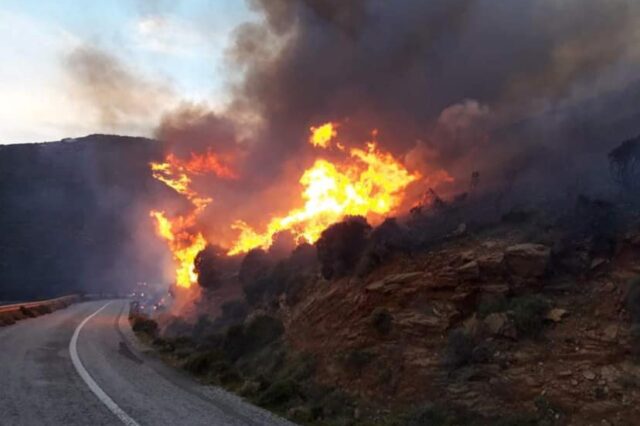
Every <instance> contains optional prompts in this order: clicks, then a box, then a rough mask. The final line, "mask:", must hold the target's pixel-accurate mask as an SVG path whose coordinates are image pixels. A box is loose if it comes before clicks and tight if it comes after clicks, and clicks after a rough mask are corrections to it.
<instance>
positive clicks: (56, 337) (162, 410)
mask: <svg viewBox="0 0 640 426" xmlns="http://www.w3.org/2000/svg"><path fill="white" fill-rule="evenodd" d="M127 305H128V302H127V301H124V300H116V301H110V302H108V301H97V302H86V303H79V304H76V305H72V306H70V307H68V308H67V309H63V310H60V311H56V312H54V313H52V314H49V315H44V316H41V317H38V318H33V319H27V320H23V321H20V322H18V323H16V324H15V325H12V326H9V327H4V328H0V424H2V425H5V424H6V425H26V426H31V425H44V424H46V425H65V426H67V425H70V426H73V425H88V424H91V425H123V424H127V425H130V426H135V425H141V426H143V425H153V426H156V425H172V426H173V425H208V426H213V425H252V426H253V425H255V426H258V425H260V426H262V425H291V423H289V422H286V421H284V420H281V419H279V418H276V417H274V416H273V415H271V414H270V413H268V412H266V411H264V410H262V409H260V408H257V407H255V406H252V405H250V404H247V403H246V402H243V401H242V400H241V399H240V398H238V397H236V396H234V395H231V394H229V393H227V392H224V391H223V390H220V389H218V388H213V387H208V386H203V385H200V384H198V383H196V382H195V381H193V380H191V379H190V378H189V377H187V376H185V375H183V374H182V373H181V372H179V371H177V370H175V369H172V368H170V367H167V366H166V365H164V364H163V363H162V362H161V361H160V360H158V359H156V358H155V357H153V356H152V354H149V353H146V351H145V348H144V347H143V346H141V345H140V343H138V341H137V340H136V339H135V336H133V333H132V332H131V329H130V327H129V325H128V322H127V321H126V310H127ZM74 334H75V338H74ZM74 358H75V359H74Z"/></svg>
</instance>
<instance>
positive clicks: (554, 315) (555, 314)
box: [545, 308, 569, 322]
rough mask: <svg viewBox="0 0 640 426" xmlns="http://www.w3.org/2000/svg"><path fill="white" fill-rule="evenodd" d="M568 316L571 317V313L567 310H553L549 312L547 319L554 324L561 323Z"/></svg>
mask: <svg viewBox="0 0 640 426" xmlns="http://www.w3.org/2000/svg"><path fill="white" fill-rule="evenodd" d="M567 315H569V312H568V311H567V310H566V309H561V308H553V309H551V310H550V311H549V312H547V315H546V316H545V319H547V320H549V321H553V322H560V321H562V319H563V318H564V317H566V316H567Z"/></svg>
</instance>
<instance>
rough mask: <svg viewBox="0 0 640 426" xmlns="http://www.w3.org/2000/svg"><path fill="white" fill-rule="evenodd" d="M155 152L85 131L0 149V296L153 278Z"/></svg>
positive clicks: (109, 286)
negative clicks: (150, 218) (84, 134)
mask: <svg viewBox="0 0 640 426" xmlns="http://www.w3.org/2000/svg"><path fill="white" fill-rule="evenodd" d="M161 154H162V152H161V146H160V144H159V143H158V142H157V141H154V140H151V139H146V138H135V137H122V136H111V135H91V136H87V137H83V138H76V139H64V140H62V141H59V142H48V143H40V144H20V145H6V146H0V300H18V299H32V298H38V297H49V296H56V295H61V294H64V293H69V292H74V291H86V292H97V291H111V290H119V289H126V288H129V287H130V285H131V284H133V283H135V282H136V281H138V280H154V279H155V280H157V279H158V274H159V270H160V269H161V268H160V267H159V265H158V264H159V258H160V257H159V256H162V245H161V244H157V243H156V241H155V239H154V237H153V235H152V232H153V231H152V228H151V225H150V222H149V221H148V215H147V212H148V209H149V206H152V205H154V203H155V202H156V200H157V199H158V197H159V196H160V195H161V194H162V192H163V191H166V189H165V188H164V187H163V185H161V184H159V183H158V182H156V181H155V180H154V179H153V178H152V177H151V176H150V173H149V167H148V163H149V162H150V161H152V160H154V159H158V158H160V156H161Z"/></svg>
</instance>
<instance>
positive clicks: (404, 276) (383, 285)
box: [365, 271, 424, 293]
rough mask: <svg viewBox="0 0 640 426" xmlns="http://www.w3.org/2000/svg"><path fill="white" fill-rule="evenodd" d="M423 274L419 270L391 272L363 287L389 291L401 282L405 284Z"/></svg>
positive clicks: (370, 289)
mask: <svg viewBox="0 0 640 426" xmlns="http://www.w3.org/2000/svg"><path fill="white" fill-rule="evenodd" d="M423 275H424V273H423V272H420V271H416V272H405V273H401V274H392V275H388V276H386V277H384V278H383V279H381V280H379V281H375V282H373V283H371V284H369V285H367V286H366V287H365V288H366V289H367V290H368V291H381V292H383V293H390V292H392V291H394V290H397V289H398V288H399V287H400V286H402V285H403V284H407V283H408V282H410V281H414V280H416V279H418V278H421V277H423Z"/></svg>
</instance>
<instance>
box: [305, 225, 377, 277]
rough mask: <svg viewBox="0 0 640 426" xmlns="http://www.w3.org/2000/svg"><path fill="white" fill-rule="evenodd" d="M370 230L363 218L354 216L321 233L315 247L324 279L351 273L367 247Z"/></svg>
mask: <svg viewBox="0 0 640 426" xmlns="http://www.w3.org/2000/svg"><path fill="white" fill-rule="evenodd" d="M370 230H371V226H369V224H368V223H367V220H366V219H365V218H363V217H361V216H354V217H349V218H346V219H345V220H344V221H342V222H339V223H335V224H333V225H331V226H330V227H328V228H327V229H325V230H324V231H323V232H322V235H321V236H320V239H319V240H318V242H317V243H316V247H317V249H318V260H319V261H320V265H321V268H322V269H321V271H322V275H323V276H324V277H325V278H326V279H332V278H340V277H343V276H345V275H347V274H349V273H351V272H352V271H353V269H354V268H355V266H356V265H357V263H358V260H359V259H360V256H361V255H362V252H363V251H364V249H365V247H366V245H367V242H368V235H369V231H370Z"/></svg>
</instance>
